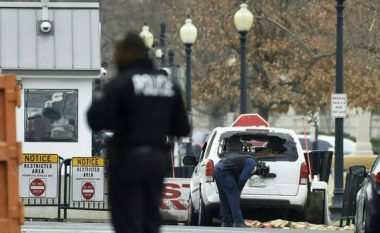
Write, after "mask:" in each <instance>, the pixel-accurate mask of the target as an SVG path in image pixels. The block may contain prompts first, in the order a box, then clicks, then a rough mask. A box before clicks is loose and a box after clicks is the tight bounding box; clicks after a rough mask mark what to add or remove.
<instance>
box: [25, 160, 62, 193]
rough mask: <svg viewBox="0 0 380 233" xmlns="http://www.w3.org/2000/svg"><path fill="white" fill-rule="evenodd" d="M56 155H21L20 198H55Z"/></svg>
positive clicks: (56, 187) (56, 183)
mask: <svg viewBox="0 0 380 233" xmlns="http://www.w3.org/2000/svg"><path fill="white" fill-rule="evenodd" d="M58 161H59V159H58V155H56V154H23V155H22V162H21V164H20V165H19V190H20V197H34V198H39V197H44V198H56V197H57V194H58Z"/></svg>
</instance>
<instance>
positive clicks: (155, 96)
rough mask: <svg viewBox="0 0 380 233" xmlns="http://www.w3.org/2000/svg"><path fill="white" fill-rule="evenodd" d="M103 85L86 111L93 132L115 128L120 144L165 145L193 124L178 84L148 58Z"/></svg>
mask: <svg viewBox="0 0 380 233" xmlns="http://www.w3.org/2000/svg"><path fill="white" fill-rule="evenodd" d="M125 68H126V69H125V70H124V71H123V72H122V73H120V74H119V75H118V76H117V77H115V78H113V79H112V80H111V81H110V82H109V83H107V85H106V86H105V87H104V90H103V94H102V95H101V97H99V98H97V99H95V100H94V101H93V103H92V105H91V107H90V109H89V110H88V112H87V118H88V123H89V125H90V127H91V129H92V130H93V131H100V130H112V131H113V132H114V134H115V135H114V138H115V140H116V141H117V142H118V144H119V145H120V144H121V145H127V146H128V145H129V146H139V145H149V146H165V145H166V136H177V137H179V136H187V135H188V134H189V132H190V125H189V121H188V118H187V114H186V111H185V109H184V104H183V99H182V95H181V92H180V89H179V87H178V86H177V85H176V84H175V83H174V82H173V81H172V80H171V79H170V78H169V77H167V76H164V75H162V73H161V72H160V71H159V70H157V69H155V68H154V66H153V63H152V61H151V60H149V59H141V60H138V61H136V62H134V63H133V64H130V65H129V66H128V67H125Z"/></svg>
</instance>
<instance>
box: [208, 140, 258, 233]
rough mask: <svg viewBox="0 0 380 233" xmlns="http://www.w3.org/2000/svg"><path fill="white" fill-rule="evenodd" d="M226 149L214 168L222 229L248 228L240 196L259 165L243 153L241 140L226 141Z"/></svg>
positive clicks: (250, 156)
mask: <svg viewBox="0 0 380 233" xmlns="http://www.w3.org/2000/svg"><path fill="white" fill-rule="evenodd" d="M225 148H226V151H224V152H223V153H222V154H221V157H222V159H221V160H220V161H219V162H218V163H217V164H216V165H215V167H214V177H215V181H216V185H217V187H218V192H219V199H220V215H221V216H222V227H247V226H246V225H245V223H244V219H243V215H242V213H241V209H240V194H241V191H242V190H243V188H244V185H245V183H246V182H247V180H248V178H249V177H251V176H252V174H253V172H254V171H255V167H256V164H257V163H256V160H255V159H254V158H253V157H252V155H248V154H247V153H242V150H243V144H242V142H241V141H240V140H239V138H229V139H226V144H225Z"/></svg>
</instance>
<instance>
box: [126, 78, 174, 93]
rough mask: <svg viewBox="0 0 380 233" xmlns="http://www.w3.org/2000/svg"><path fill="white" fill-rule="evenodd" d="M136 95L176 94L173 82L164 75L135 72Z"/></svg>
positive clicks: (133, 80)
mask: <svg viewBox="0 0 380 233" xmlns="http://www.w3.org/2000/svg"><path fill="white" fill-rule="evenodd" d="M132 82H133V86H134V88H135V95H144V96H162V97H172V96H174V90H173V83H172V82H171V81H170V80H169V79H168V78H167V77H166V76H164V75H157V76H152V75H149V74H135V75H133V77H132Z"/></svg>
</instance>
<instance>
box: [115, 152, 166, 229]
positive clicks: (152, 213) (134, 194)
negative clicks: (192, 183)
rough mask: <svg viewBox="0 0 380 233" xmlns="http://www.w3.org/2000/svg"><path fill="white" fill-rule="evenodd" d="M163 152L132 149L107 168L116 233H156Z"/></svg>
mask: <svg viewBox="0 0 380 233" xmlns="http://www.w3.org/2000/svg"><path fill="white" fill-rule="evenodd" d="M166 153H167V152H166V151H165V150H164V149H161V148H153V147H136V148H133V149H132V148H130V149H125V150H122V151H120V153H119V152H118V153H117V155H115V157H114V158H113V159H112V163H111V168H110V174H111V177H110V189H109V191H110V200H111V215H112V223H113V225H114V229H115V232H116V233H158V232H159V228H160V225H161V218H160V213H159V205H160V201H161V195H162V185H163V178H164V174H165V168H166V164H165V163H166V161H167V159H166V158H165V156H166Z"/></svg>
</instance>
